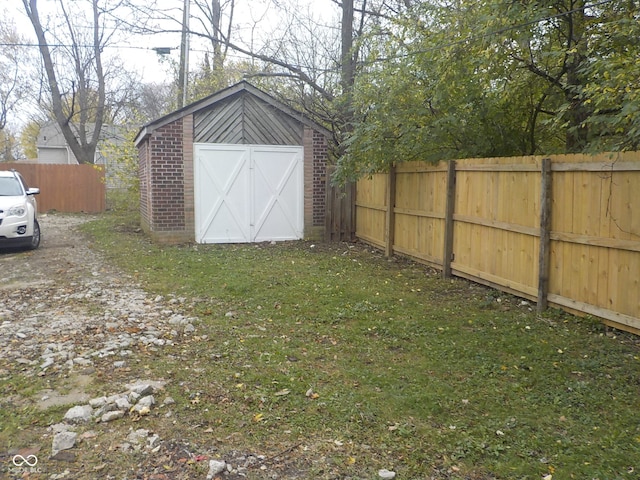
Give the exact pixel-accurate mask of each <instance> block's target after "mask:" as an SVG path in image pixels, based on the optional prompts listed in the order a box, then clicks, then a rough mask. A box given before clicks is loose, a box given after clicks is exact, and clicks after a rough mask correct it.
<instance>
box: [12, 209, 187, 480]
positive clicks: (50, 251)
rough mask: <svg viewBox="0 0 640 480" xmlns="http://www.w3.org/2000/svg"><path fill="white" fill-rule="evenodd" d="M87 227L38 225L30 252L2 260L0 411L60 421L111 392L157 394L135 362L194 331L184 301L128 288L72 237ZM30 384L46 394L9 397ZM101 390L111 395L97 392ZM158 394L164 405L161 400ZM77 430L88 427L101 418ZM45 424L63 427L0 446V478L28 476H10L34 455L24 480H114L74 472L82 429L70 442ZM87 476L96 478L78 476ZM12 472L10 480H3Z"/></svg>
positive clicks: (30, 431) (60, 222)
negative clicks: (37, 241) (32, 412)
mask: <svg viewBox="0 0 640 480" xmlns="http://www.w3.org/2000/svg"><path fill="white" fill-rule="evenodd" d="M92 218H93V217H91V216H77V215H58V214H49V215H41V216H40V218H39V220H40V225H41V229H42V235H43V237H42V243H41V246H40V248H39V249H38V250H35V251H16V250H13V251H8V250H0V380H2V381H4V382H5V383H4V385H5V387H4V391H3V394H2V395H0V411H4V412H12V411H16V412H17V411H19V409H25V408H28V409H31V408H35V409H37V410H38V411H42V412H43V414H45V412H46V411H47V410H48V409H49V408H51V407H60V408H62V409H63V410H62V411H63V412H64V411H65V410H66V409H67V408H69V407H73V406H74V405H75V406H80V405H87V404H88V403H91V402H90V400H91V401H93V400H94V399H95V398H96V396H100V395H113V394H114V393H115V394H117V393H119V392H120V390H116V389H119V388H122V389H123V391H125V392H126V390H125V385H132V384H133V385H136V384H140V383H141V382H142V383H144V382H147V383H148V384H153V385H155V386H156V387H155V388H159V389H160V390H161V389H162V384H163V382H161V381H160V382H155V381H154V380H153V379H149V378H141V377H144V375H145V373H146V372H145V369H144V367H143V366H142V365H140V364H139V363H136V362H139V360H137V358H139V355H138V357H136V353H135V352H138V353H139V352H140V351H145V352H156V353H160V352H161V350H162V349H163V347H166V346H168V345H172V344H174V343H179V342H181V341H182V340H183V339H185V338H188V337H189V336H191V334H192V333H194V332H195V330H196V328H195V327H194V323H195V322H194V320H195V319H193V318H190V317H187V316H185V315H183V313H182V312H183V311H184V310H185V309H187V308H186V307H187V306H186V305H185V304H184V300H183V299H180V298H163V297H160V296H157V297H156V296H150V295H148V294H147V293H146V292H145V291H144V290H142V289H141V288H140V286H139V285H138V284H137V283H136V281H135V279H134V278H132V277H130V276H128V275H125V274H123V273H122V272H120V271H118V269H116V268H115V267H113V266H112V265H109V264H108V263H107V262H106V261H105V259H104V258H103V257H102V256H101V255H100V254H98V253H96V252H95V251H94V250H92V249H91V248H90V246H89V245H88V240H87V238H86V237H85V236H84V235H83V234H82V233H81V232H79V231H78V229H77V227H78V225H80V224H82V223H83V222H86V221H89V220H91V219H92ZM130 363H132V364H131V365H130ZM30 378H34V379H36V378H37V379H38V385H40V384H42V385H45V387H46V388H44V389H42V390H38V391H37V392H35V393H34V394H33V396H32V397H30V398H25V397H24V396H21V395H20V394H19V393H13V392H20V391H25V387H20V388H21V390H20V389H18V390H16V389H15V387H12V385H25V383H26V384H27V385H28V384H29V383H34V384H35V382H30V381H29V379H30ZM159 380H160V379H159ZM7 382H8V383H7ZM96 383H97V385H96ZM106 388H110V389H114V390H113V391H104V392H103V391H102V390H101V389H106ZM129 388H131V387H129ZM156 393H157V396H158V397H159V401H162V398H163V394H162V392H161V391H156ZM120 396H122V395H120ZM62 405H64V407H62ZM165 412H166V410H165ZM0 413H1V412H0ZM123 414H125V415H128V411H125V412H123ZM45 415H46V414H45ZM121 417H122V415H120V417H119V418H121ZM0 418H2V415H0ZM6 418H7V417H5V421H7V420H6ZM47 418H49V417H48V416H47ZM85 420H87V422H88V423H87V427H88V426H90V424H91V423H92V422H94V421H100V417H99V416H98V417H95V416H94V417H92V418H90V419H85ZM44 421H45V422H51V421H53V422H61V421H62V423H61V424H59V425H53V426H49V427H47V428H46V429H44V430H43V429H42V428H41V427H30V426H27V427H25V428H24V429H22V428H20V430H23V433H24V436H23V437H22V436H20V438H9V439H7V438H4V439H3V441H2V442H0V478H14V476H15V478H22V476H21V475H22V474H24V473H27V474H28V473H33V472H27V471H26V470H24V471H23V470H20V468H25V467H14V465H15V458H16V455H18V456H20V455H21V456H22V457H24V458H31V457H29V455H32V454H33V455H36V454H37V456H38V460H40V461H39V462H38V467H37V468H38V469H39V470H38V471H41V472H44V473H43V475H35V476H33V477H32V476H29V478H50V479H53V478H98V477H101V478H115V477H111V476H110V475H107V476H104V475H98V476H96V474H95V471H97V470H95V471H94V470H91V468H99V467H100V465H97V466H95V465H89V466H87V465H80V464H79V462H76V460H75V458H76V457H75V456H76V454H75V453H73V452H74V450H73V447H74V446H76V447H77V445H78V443H77V442H80V441H81V436H77V435H79V434H80V432H81V431H82V430H86V428H87V427H84V428H83V429H81V430H80V432H79V433H78V434H76V433H73V432H72V433H66V432H67V431H73V430H75V429H76V426H72V425H65V424H64V421H63V419H62V414H60V413H55V414H54V415H53V416H51V420H44ZM38 423H40V422H38ZM0 429H2V425H0ZM60 432H62V433H60ZM144 432H145V431H143V434H144ZM61 434H64V435H66V438H67V439H69V438H71V436H73V438H72V440H73V441H72V442H71V443H70V445H69V446H65V447H64V449H65V451H62V452H61V454H64V455H61V456H60V455H59V456H60V458H56V455H55V453H56V438H57V437H59V436H60V435H61ZM85 435H87V433H86V432H85ZM91 435H97V434H95V433H91ZM142 437H143V438H146V436H145V435H142ZM87 438H91V437H87ZM153 438H157V436H156V437H153ZM52 440H53V447H52V446H51V445H52V444H51V442H52ZM121 440H122V441H124V440H125V439H124V438H122V439H121ZM34 445H35V446H34ZM83 445H84V443H83ZM154 446H155V444H154ZM87 447H88V448H89V449H90V448H91V447H90V446H89V445H87ZM69 448H71V449H72V450H69ZM155 451H157V448H156V450H155ZM52 453H53V455H52ZM22 457H18V458H19V459H20V458H22ZM12 459H14V463H13V464H12V463H11V462H12ZM69 462H71V463H69ZM74 462H75V463H74ZM67 465H68V466H69V467H67ZM102 468H104V466H103V467H102ZM87 469H89V472H94V473H89V474H86V470H87ZM81 471H85V473H84V474H83V473H80V472H81ZM11 472H13V474H15V475H14V476H10V477H4V476H3V475H4V474H7V473H9V474H11ZM36 473H37V472H36ZM136 478H137V477H136ZM159 478H165V477H159ZM176 478H178V477H176ZM180 478H182V477H180Z"/></svg>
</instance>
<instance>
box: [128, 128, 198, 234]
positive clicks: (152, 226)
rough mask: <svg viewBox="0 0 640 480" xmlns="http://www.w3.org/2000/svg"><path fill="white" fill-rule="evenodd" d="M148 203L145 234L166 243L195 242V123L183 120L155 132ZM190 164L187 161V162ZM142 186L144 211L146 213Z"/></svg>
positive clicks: (150, 153) (149, 144) (151, 140)
mask: <svg viewBox="0 0 640 480" xmlns="http://www.w3.org/2000/svg"><path fill="white" fill-rule="evenodd" d="M146 148H147V149H148V152H147V153H146V155H147V157H148V161H147V162H146V164H147V165H148V166H147V171H146V172H141V175H145V176H146V178H147V179H148V180H147V182H146V184H147V187H146V188H145V190H147V191H145V192H144V195H145V197H146V198H147V201H148V207H147V208H146V210H147V216H148V221H146V225H143V227H145V230H147V231H148V232H149V234H150V235H151V237H152V238H153V239H154V240H157V241H160V242H165V243H180V242H187V241H193V239H194V227H193V122H192V117H191V116H187V117H184V118H180V119H178V120H176V121H175V122H172V123H169V124H167V125H165V126H163V127H160V128H158V129H157V130H156V131H154V132H153V133H152V134H151V135H150V137H149V138H148V139H147V141H146ZM185 160H187V161H185ZM142 195H143V192H142V186H141V211H142V213H143V215H145V213H144V211H143V210H142V209H143V207H142V203H143V200H142Z"/></svg>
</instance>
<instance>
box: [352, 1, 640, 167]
mask: <svg viewBox="0 0 640 480" xmlns="http://www.w3.org/2000/svg"><path fill="white" fill-rule="evenodd" d="M636 3H637V2H628V1H627V2H622V1H611V2H598V3H597V4H595V5H593V6H589V5H586V4H585V2H584V1H581V0H545V1H539V0H514V1H509V2H503V1H501V0H484V1H470V0H453V1H448V2H429V3H426V2H424V3H421V4H416V5H414V7H413V8H412V9H411V10H409V11H408V12H407V14H406V15H401V16H397V17H394V18H392V19H391V20H389V22H390V23H391V24H392V25H393V27H392V29H391V31H392V33H393V36H391V37H390V39H389V40H388V41H386V42H385V43H384V44H381V45H378V48H377V49H373V50H371V52H370V54H369V56H368V58H367V59H366V63H365V65H366V68H365V69H364V72H363V73H364V74H361V75H359V76H357V77H356V81H355V88H354V105H355V111H356V114H357V116H356V122H355V129H354V132H353V135H351V136H350V138H349V139H348V140H347V151H346V155H345V156H344V157H343V158H342V159H341V160H340V165H339V166H340V168H339V177H340V178H356V177H358V176H359V175H363V174H367V173H370V172H372V171H376V170H379V169H385V168H387V167H388V166H389V165H390V164H391V163H393V162H397V161H403V160H426V161H437V160H441V159H450V158H463V157H469V156H472V157H473V156H496V155H521V154H534V153H554V152H556V153H557V152H578V151H591V150H594V149H599V148H603V146H604V145H606V146H607V147H611V148H631V147H632V146H633V145H637V143H638V142H637V140H638V138H639V135H638V133H639V132H640V130H639V129H638V125H639V123H638V120H639V118H640V113H638V112H640V108H639V106H638V93H637V92H638V88H637V86H638V80H637V79H638V73H639V72H638V70H637V68H636V67H637V62H635V60H634V59H636V58H637V56H638V47H637V46H636V45H635V43H637V42H635V40H634V39H635V38H637V33H638V8H637V5H636ZM630 64H631V65H630ZM626 66H629V67H628V68H625V67H626Z"/></svg>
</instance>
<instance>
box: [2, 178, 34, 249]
mask: <svg viewBox="0 0 640 480" xmlns="http://www.w3.org/2000/svg"><path fill="white" fill-rule="evenodd" d="M38 193H40V189H39V188H28V187H27V184H26V182H25V181H24V178H22V175H20V174H19V173H18V172H16V171H15V170H10V171H6V170H5V171H1V170H0V246H10V247H18V246H20V247H27V248H29V249H35V248H38V246H39V245H40V225H39V224H38V219H37V217H38V204H37V202H36V198H35V195H37V194H38Z"/></svg>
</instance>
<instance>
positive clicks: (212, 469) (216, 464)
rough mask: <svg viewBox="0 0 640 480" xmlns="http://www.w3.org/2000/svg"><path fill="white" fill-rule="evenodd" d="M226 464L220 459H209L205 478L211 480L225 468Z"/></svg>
mask: <svg viewBox="0 0 640 480" xmlns="http://www.w3.org/2000/svg"><path fill="white" fill-rule="evenodd" d="M226 468H227V464H226V463H225V462H223V461H220V460H209V473H208V474H207V480H212V479H213V478H214V477H215V476H216V475H218V474H219V473H222V472H224V471H225V470H226Z"/></svg>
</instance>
